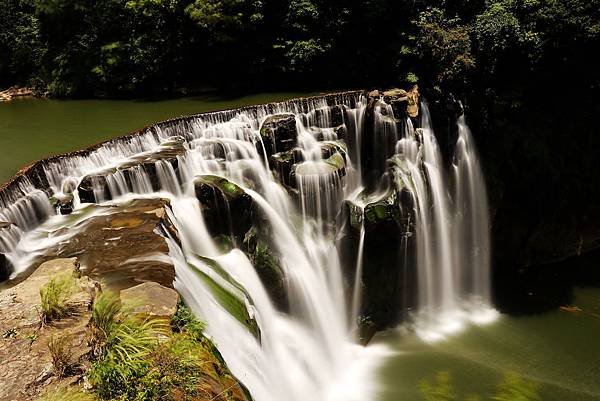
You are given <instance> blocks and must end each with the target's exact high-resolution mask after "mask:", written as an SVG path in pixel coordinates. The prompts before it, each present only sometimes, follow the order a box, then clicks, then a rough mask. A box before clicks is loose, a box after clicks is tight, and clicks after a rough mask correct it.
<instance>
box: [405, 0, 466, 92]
mask: <svg viewBox="0 0 600 401" xmlns="http://www.w3.org/2000/svg"><path fill="white" fill-rule="evenodd" d="M414 23H415V25H416V27H417V29H418V31H417V34H416V36H415V37H414V42H415V51H416V53H417V54H418V55H419V57H420V58H421V59H423V64H426V65H429V68H430V69H431V70H432V71H431V75H432V76H433V77H432V78H433V82H431V84H433V85H435V86H440V87H442V88H451V89H452V88H456V87H457V86H462V85H465V84H466V82H467V80H468V77H469V75H470V73H471V71H472V70H473V69H474V67H475V58H474V57H473V55H472V54H471V37H470V27H469V26H468V25H466V24H464V23H462V21H461V20H460V19H459V18H448V17H446V16H445V14H444V11H443V10H441V9H437V8H432V9H429V10H427V11H424V12H422V13H421V14H420V15H419V18H418V19H417V20H416V21H415V22H414Z"/></svg>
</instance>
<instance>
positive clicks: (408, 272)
mask: <svg viewBox="0 0 600 401" xmlns="http://www.w3.org/2000/svg"><path fill="white" fill-rule="evenodd" d="M404 192H405V191H404V190H400V191H398V190H397V189H396V188H394V187H392V186H391V185H390V187H389V188H388V189H387V190H382V191H380V192H378V193H372V194H370V193H363V194H361V195H359V197H358V199H356V200H354V201H350V200H347V201H345V202H344V204H343V206H342V214H341V216H342V217H341V218H342V222H341V234H340V243H339V246H340V254H341V255H342V258H344V259H345V260H344V263H343V264H344V265H345V266H349V267H350V268H351V270H349V271H347V272H346V275H347V277H348V281H349V282H354V280H355V273H356V271H355V268H356V265H355V263H356V255H357V254H358V251H359V249H358V247H359V244H360V237H361V230H362V229H363V224H364V243H363V264H362V276H361V277H360V280H361V284H362V294H363V296H362V299H363V302H362V309H361V311H360V318H359V322H363V323H364V322H368V326H369V327H371V326H373V325H374V326H376V327H377V328H378V329H384V328H386V327H390V326H392V325H394V324H396V323H397V322H399V321H401V320H402V319H403V313H404V312H405V311H407V310H409V309H410V308H411V307H412V306H414V304H415V298H416V297H415V296H416V292H415V290H414V289H415V288H416V287H415V285H416V265H415V242H414V238H415V237H414V232H415V226H414V216H413V214H414V212H413V208H412V198H410V197H408V198H407V197H406V196H405V195H403V194H404ZM371 329H372V327H371Z"/></svg>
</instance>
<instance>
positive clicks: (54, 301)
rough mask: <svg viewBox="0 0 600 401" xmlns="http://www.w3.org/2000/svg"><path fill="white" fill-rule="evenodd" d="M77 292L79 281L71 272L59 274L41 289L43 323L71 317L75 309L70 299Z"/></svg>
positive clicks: (41, 317)
mask: <svg viewBox="0 0 600 401" xmlns="http://www.w3.org/2000/svg"><path fill="white" fill-rule="evenodd" d="M76 292H77V281H76V280H75V277H73V273H69V272H65V273H61V274H59V275H58V276H56V277H54V278H53V279H52V280H50V281H49V282H48V283H47V284H46V285H44V286H43V287H42V288H40V298H41V312H40V315H41V316H40V319H41V321H42V323H43V324H48V323H50V322H51V321H53V320H59V319H62V318H64V317H67V316H69V315H71V313H72V312H73V308H72V305H70V304H69V298H70V297H71V296H72V295H73V294H75V293H76Z"/></svg>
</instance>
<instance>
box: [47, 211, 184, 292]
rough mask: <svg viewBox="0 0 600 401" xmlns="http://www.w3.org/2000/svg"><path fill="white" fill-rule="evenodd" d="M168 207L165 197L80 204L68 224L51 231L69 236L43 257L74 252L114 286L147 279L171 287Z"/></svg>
mask: <svg viewBox="0 0 600 401" xmlns="http://www.w3.org/2000/svg"><path fill="white" fill-rule="evenodd" d="M168 207H170V206H169V202H168V201H167V200H164V199H135V200H132V201H129V202H126V203H122V204H114V205H113V204H105V205H101V206H100V205H89V206H88V207H87V208H83V209H79V210H77V211H76V212H75V213H73V214H72V215H71V216H70V218H72V219H73V221H72V222H71V223H70V224H67V226H66V227H64V228H60V229H58V230H56V231H55V232H53V233H51V234H50V236H61V235H68V236H69V237H68V241H63V242H61V243H60V244H59V245H57V246H54V247H51V248H50V249H48V250H47V251H46V252H45V255H47V256H45V257H46V258H49V257H56V256H59V257H72V256H77V257H78V258H79V259H80V261H81V265H82V270H83V272H84V274H86V275H89V276H90V277H91V278H93V279H95V280H99V281H102V282H103V283H105V284H107V285H108V286H109V287H111V288H113V289H115V290H117V289H122V288H128V287H131V286H133V285H136V284H139V283H142V282H146V281H155V282H157V283H160V284H162V285H164V286H167V287H172V285H173V280H174V278H175V270H174V267H173V264H172V262H171V259H170V258H169V257H168V252H169V247H168V245H167V242H166V239H165V235H166V232H165V231H168V232H169V233H170V234H171V235H172V236H173V237H174V238H176V237H177V233H176V231H175V229H174V227H173V225H172V223H171V221H170V220H169V218H168V216H167V212H166V208H168ZM86 216H90V217H87V218H86ZM73 232H74V234H73Z"/></svg>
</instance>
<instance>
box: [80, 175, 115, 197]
mask: <svg viewBox="0 0 600 401" xmlns="http://www.w3.org/2000/svg"><path fill="white" fill-rule="evenodd" d="M77 192H78V194H79V201H80V202H81V203H95V202H98V201H101V200H104V199H110V189H109V187H108V182H107V181H106V176H104V175H97V174H94V175H86V176H85V177H83V179H82V180H81V182H80V183H79V185H78V186H77Z"/></svg>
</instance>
